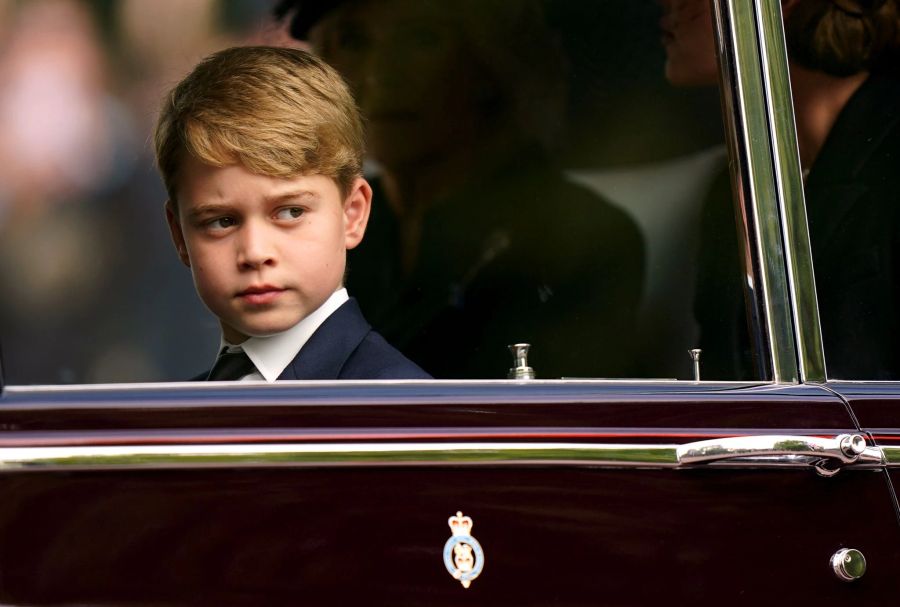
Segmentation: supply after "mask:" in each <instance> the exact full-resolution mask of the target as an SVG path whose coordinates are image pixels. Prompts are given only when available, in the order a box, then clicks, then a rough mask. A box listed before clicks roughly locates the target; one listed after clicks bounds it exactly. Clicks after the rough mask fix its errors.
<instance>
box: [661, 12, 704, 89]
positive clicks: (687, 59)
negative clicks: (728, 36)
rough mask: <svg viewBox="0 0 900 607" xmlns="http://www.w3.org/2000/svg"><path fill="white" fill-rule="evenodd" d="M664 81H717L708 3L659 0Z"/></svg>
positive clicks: (700, 83) (701, 83)
mask: <svg viewBox="0 0 900 607" xmlns="http://www.w3.org/2000/svg"><path fill="white" fill-rule="evenodd" d="M659 2H660V4H661V5H662V7H663V17H662V19H660V23H659V25H660V29H661V30H662V43H663V46H664V47H665V49H666V79H667V80H668V81H669V82H670V83H672V84H674V85H675V86H704V85H714V84H716V82H717V74H718V66H717V64H716V43H715V36H714V35H713V20H712V13H711V12H710V0H659Z"/></svg>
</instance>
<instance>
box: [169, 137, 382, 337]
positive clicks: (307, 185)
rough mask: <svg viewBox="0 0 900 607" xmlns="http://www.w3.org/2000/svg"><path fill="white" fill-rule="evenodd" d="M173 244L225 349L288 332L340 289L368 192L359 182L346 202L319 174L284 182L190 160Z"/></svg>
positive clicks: (172, 213) (173, 213)
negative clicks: (218, 325)
mask: <svg viewBox="0 0 900 607" xmlns="http://www.w3.org/2000/svg"><path fill="white" fill-rule="evenodd" d="M186 156H188V158H187V160H186V161H185V162H184V164H183V165H182V167H181V172H180V177H179V180H178V186H177V187H178V192H177V194H178V208H177V210H176V209H175V208H174V207H173V205H172V204H171V202H170V203H169V204H167V205H166V217H167V219H168V222H169V228H170V229H171V231H172V239H173V240H174V242H175V248H176V249H177V250H178V255H179V257H180V258H181V260H182V261H183V262H184V263H185V265H187V266H188V267H190V268H191V272H192V274H193V276H194V284H195V286H196V287H197V293H199V295H200V299H202V300H203V303H204V304H206V306H207V307H208V308H209V309H210V311H212V313H213V314H215V315H216V316H218V318H219V321H220V322H221V324H222V331H223V333H224V335H225V339H227V340H228V341H229V342H231V343H240V342H242V341H244V340H245V339H246V338H247V337H249V336H262V335H271V334H273V333H278V332H280V331H285V330H287V329H289V328H291V327H293V326H294V325H295V324H297V323H298V322H299V321H301V320H302V319H304V318H306V316H308V315H309V314H310V313H311V312H313V311H314V310H315V309H316V308H318V307H319V306H321V305H322V304H323V303H324V302H325V300H326V299H328V297H329V296H330V295H331V294H332V293H334V291H335V290H337V289H338V288H339V287H340V286H341V282H342V280H343V276H344V266H345V263H346V250H347V249H352V248H353V247H355V246H356V245H357V244H359V242H360V241H361V240H362V237H363V233H364V232H365V228H366V222H367V221H368V217H369V207H370V203H371V198H372V190H371V188H370V187H369V184H368V183H366V181H365V180H364V179H362V178H359V179H357V180H356V181H355V182H354V183H353V185H352V187H351V188H350V192H349V194H348V196H347V197H346V198H344V199H343V200H342V197H341V193H340V190H339V188H338V186H337V184H336V183H335V182H334V181H333V180H332V179H330V178H328V177H324V176H322V175H309V176H301V177H293V178H288V179H282V178H277V177H267V176H264V175H257V174H254V173H251V172H250V171H248V170H247V169H246V168H244V166H243V165H240V164H233V165H228V166H224V167H213V166H210V165H207V164H204V163H202V162H200V161H199V160H196V159H195V158H193V157H190V156H189V155H186Z"/></svg>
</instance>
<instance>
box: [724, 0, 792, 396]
mask: <svg viewBox="0 0 900 607" xmlns="http://www.w3.org/2000/svg"><path fill="white" fill-rule="evenodd" d="M769 1H772V0H769ZM774 1H777V0H774ZM757 4H758V0H757V2H746V1H743V0H735V1H728V0H713V10H714V14H715V20H716V40H717V44H718V46H719V57H720V58H721V59H720V72H721V79H722V89H721V90H722V101H723V106H724V108H723V111H724V114H725V117H726V120H725V127H726V134H727V139H728V145H729V148H730V152H731V157H732V158H733V159H736V161H735V162H733V163H732V165H733V167H734V169H735V170H734V172H733V173H732V188H733V190H734V192H735V194H736V206H737V209H736V217H738V218H739V219H740V221H739V235H740V238H739V241H740V242H741V245H742V248H743V250H742V251H741V253H742V254H743V259H744V268H745V271H746V275H747V281H746V283H747V284H746V288H748V290H749V295H750V296H749V297H748V302H749V303H748V310H749V311H750V313H751V321H752V322H753V324H754V325H756V324H757V323H758V327H759V328H760V330H758V331H757V333H761V334H762V336H764V340H766V343H759V340H758V338H754V339H755V341H757V343H756V344H754V345H755V347H756V348H755V349H756V351H757V352H759V353H760V356H761V358H765V357H766V356H768V358H769V359H770V361H771V365H772V368H771V373H772V377H771V379H772V380H773V381H775V382H777V383H786V382H797V381H798V380H799V379H800V374H799V370H798V364H797V354H796V352H797V349H796V341H795V336H794V322H793V320H794V319H793V315H792V312H791V305H790V304H791V302H790V298H789V292H790V290H789V285H788V279H787V272H786V264H785V251H784V241H783V239H782V221H781V213H780V208H779V203H778V200H779V198H778V191H777V189H776V180H775V174H774V169H773V146H772V141H771V138H770V135H769V133H770V125H769V117H770V112H769V108H768V107H767V96H766V87H765V82H764V78H763V74H762V71H761V67H760V65H761V61H762V59H763V58H762V57H761V55H760V47H761V43H760V35H759V30H758V28H757V11H758V7H757ZM751 235H752V237H751ZM754 249H755V252H756V255H755V256H754V255H750V254H748V252H749V251H752V250H754ZM756 291H758V293H756ZM756 306H760V307H758V308H757V307H756ZM751 337H752V336H751Z"/></svg>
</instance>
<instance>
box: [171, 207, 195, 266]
mask: <svg viewBox="0 0 900 607" xmlns="http://www.w3.org/2000/svg"><path fill="white" fill-rule="evenodd" d="M166 223H168V224H169V232H170V233H171V234H172V242H173V243H175V250H176V251H177V252H178V258H179V259H180V260H181V263H183V264H184V265H186V266H187V267H191V259H190V258H189V257H188V254H187V245H185V244H184V234H183V233H182V232H181V222H180V221H178V210H177V209H176V208H175V205H174V204H172V201H171V200H167V201H166Z"/></svg>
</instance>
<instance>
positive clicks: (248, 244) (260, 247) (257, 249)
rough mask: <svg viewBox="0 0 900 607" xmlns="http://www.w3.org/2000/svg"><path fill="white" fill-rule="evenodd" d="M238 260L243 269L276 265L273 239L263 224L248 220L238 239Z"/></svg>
mask: <svg viewBox="0 0 900 607" xmlns="http://www.w3.org/2000/svg"><path fill="white" fill-rule="evenodd" d="M237 262H238V266H239V267H240V268H241V269H250V270H252V269H256V268H260V267H262V266H272V265H275V255H274V250H273V248H272V242H271V239H270V238H268V236H267V234H266V230H265V228H264V227H263V226H259V225H256V224H255V223H254V222H247V223H245V224H244V225H243V226H242V229H241V232H240V238H239V239H238V250H237Z"/></svg>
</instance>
